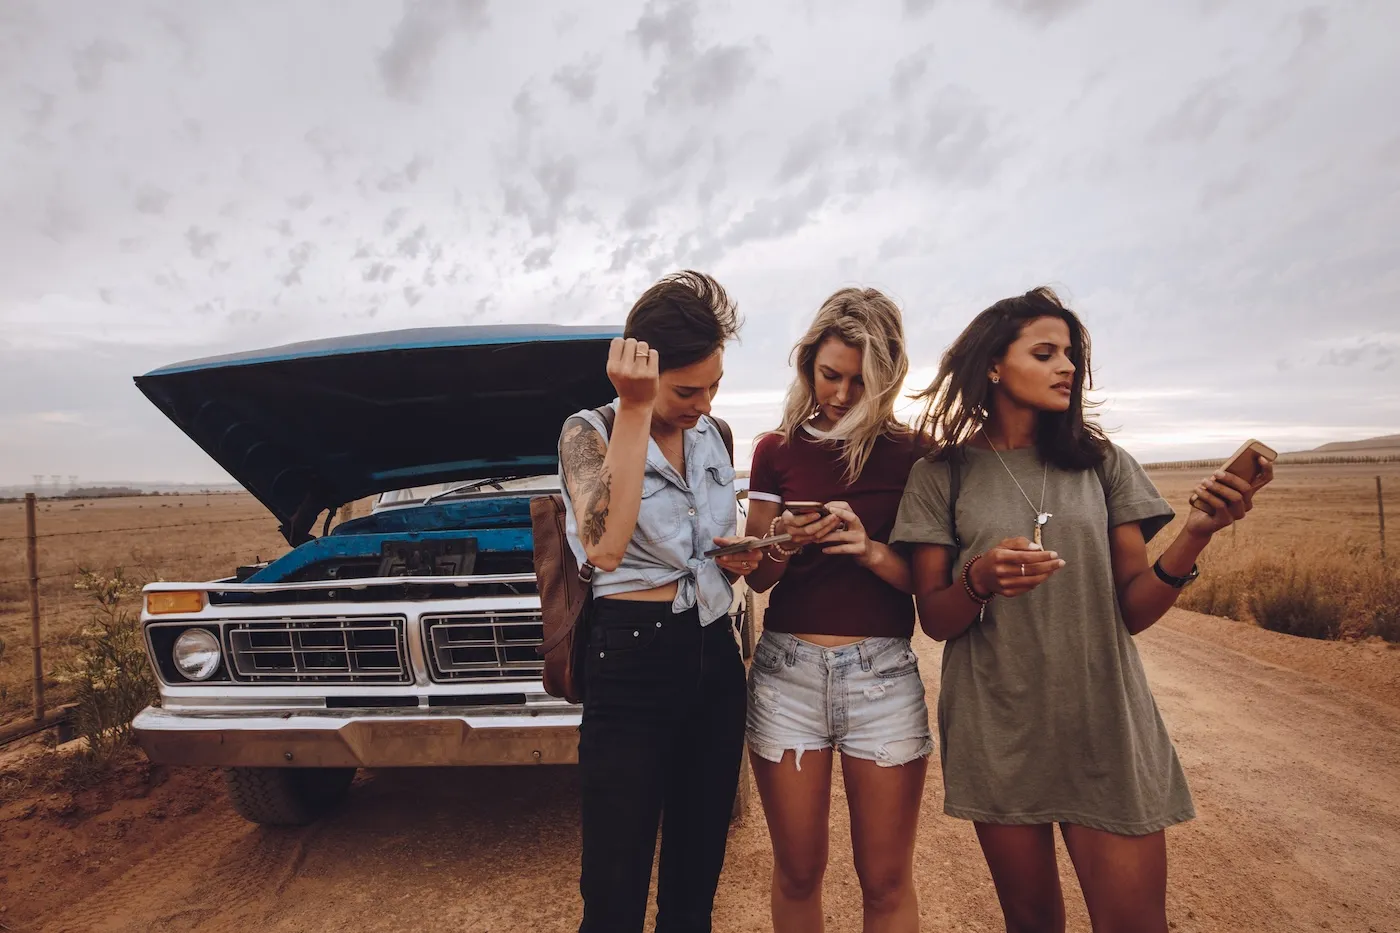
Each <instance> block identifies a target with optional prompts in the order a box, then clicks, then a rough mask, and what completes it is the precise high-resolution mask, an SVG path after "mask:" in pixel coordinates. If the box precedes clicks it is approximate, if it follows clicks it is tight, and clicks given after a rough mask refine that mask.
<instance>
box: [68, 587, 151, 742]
mask: <svg viewBox="0 0 1400 933" xmlns="http://www.w3.org/2000/svg"><path fill="white" fill-rule="evenodd" d="M75 586H76V587H77V589H80V590H84V591H86V592H87V593H88V594H89V595H91V596H92V598H93V601H94V602H95V603H96V604H97V605H96V607H95V608H94V609H93V613H92V617H91V619H90V625H89V627H88V628H86V629H84V630H83V632H82V633H81V639H80V642H79V646H78V653H77V657H76V658H75V660H74V661H73V662H71V663H70V664H69V665H68V666H67V667H66V668H65V670H64V671H63V672H62V674H61V675H60V679H61V680H64V681H66V682H68V683H70V684H72V686H73V690H74V694H75V699H76V701H77V704H78V707H77V710H76V711H75V713H76V726H77V732H78V734H79V735H80V736H81V737H83V738H84V739H86V740H87V752H86V756H85V757H86V758H87V760H88V762H89V763H91V764H93V765H96V766H99V767H101V766H105V765H106V764H107V763H108V762H109V761H111V759H112V758H113V756H114V755H116V753H117V752H119V751H121V750H122V749H123V748H124V747H126V746H127V745H128V744H130V742H131V738H132V730H131V720H132V719H133V718H135V716H136V714H137V713H139V712H140V711H141V710H142V709H144V708H145V707H146V706H148V705H150V703H151V702H152V701H153V700H154V699H155V698H156V684H155V679H154V678H153V677H152V676H151V669H150V666H149V665H148V664H147V662H146V649H145V645H144V644H143V642H142V638H141V623H140V618H139V615H138V614H136V613H134V612H132V611H131V610H130V609H129V608H128V607H127V605H126V603H127V601H128V600H129V598H130V597H131V596H133V595H135V594H136V593H138V592H139V591H140V584H138V583H136V582H135V581H132V580H128V579H127V578H126V577H125V575H124V574H123V572H122V569H121V568H117V569H116V570H115V571H114V572H113V573H112V574H110V575H106V574H100V573H94V572H93V571H89V570H81V571H79V578H78V582H77V583H76V584H75Z"/></svg>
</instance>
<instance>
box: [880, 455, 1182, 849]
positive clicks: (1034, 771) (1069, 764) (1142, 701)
mask: <svg viewBox="0 0 1400 933" xmlns="http://www.w3.org/2000/svg"><path fill="white" fill-rule="evenodd" d="M963 452H964V459H963V462H962V466H961V476H962V479H961V483H962V485H961V488H960V490H959V493H958V501H957V515H956V529H957V533H958V536H959V537H960V538H961V539H962V548H961V551H960V552H959V554H958V556H957V560H956V564H955V568H956V569H955V572H957V571H961V569H962V565H963V562H964V561H966V560H967V559H968V558H969V557H971V556H972V555H974V554H979V553H982V552H984V551H988V550H991V549H992V548H994V547H996V546H997V545H998V544H1000V543H1001V542H1002V541H1003V540H1004V539H1006V538H1011V537H1015V536H1017V535H1024V536H1025V537H1026V538H1031V537H1032V531H1033V530H1034V527H1035V514H1036V511H1037V510H1036V509H1033V508H1032V507H1031V506H1030V505H1028V504H1027V502H1026V498H1025V496H1023V495H1022V493H1021V491H1020V490H1018V489H1017V487H1016V483H1015V482H1013V481H1012V479H1011V476H1010V475H1008V470H1009V471H1010V473H1011V474H1014V475H1015V477H1016V480H1018V481H1019V482H1020V484H1021V486H1022V487H1023V488H1024V489H1025V491H1026V494H1028V495H1029V496H1031V498H1032V500H1033V501H1036V504H1037V505H1039V501H1038V500H1039V495H1040V490H1041V484H1042V480H1043V479H1044V482H1045V504H1044V510H1045V511H1047V512H1050V513H1052V516H1053V517H1052V518H1050V520H1049V521H1048V522H1047V523H1046V525H1045V526H1044V529H1043V531H1042V535H1043V543H1044V546H1045V548H1046V549H1047V550H1051V551H1056V552H1058V553H1059V555H1060V557H1061V558H1062V559H1063V560H1064V561H1065V562H1066V564H1065V566H1064V567H1063V568H1062V569H1061V570H1060V571H1059V572H1057V573H1056V574H1055V575H1054V576H1052V577H1051V578H1050V579H1049V580H1047V581H1046V582H1045V583H1043V584H1041V585H1040V586H1039V587H1037V588H1036V589H1034V590H1032V591H1031V592H1029V593H1026V594H1024V595H1022V596H1018V597H1016V598H1014V599H1005V598H1003V597H996V598H994V599H993V600H992V601H991V602H990V603H988V604H987V606H986V608H985V609H984V611H983V614H982V617H981V618H980V619H979V620H978V621H975V622H973V623H972V625H971V626H970V627H969V628H968V629H967V630H966V631H965V632H964V633H963V634H961V635H959V636H958V637H956V638H953V639H950V640H949V641H948V643H947V644H946V645H945V646H944V648H943V682H942V689H941V691H940V693H939V698H938V729H939V734H940V738H941V742H940V746H941V750H942V751H941V754H942V761H943V784H944V791H945V795H944V812H946V813H947V814H949V815H950V816H955V817H960V818H962V819H968V820H976V821H978V822H986V823H1005V824H1036V823H1060V822H1064V823H1073V824H1077V825H1081V826H1087V827H1090V828H1093V829H1101V830H1105V831H1108V832H1112V833H1118V834H1121V835H1130V836H1136V835H1144V834H1147V833H1152V832H1156V831H1157V830H1160V829H1162V828H1164V827H1166V826H1170V825H1172V824H1174V823H1180V822H1183V821H1185V820H1189V819H1191V818H1192V817H1194V816H1195V809H1194V807H1193V805H1192V802H1191V792H1190V789H1189V788H1188V787H1187V785H1186V776H1185V774H1183V772H1182V770H1181V763H1180V762H1179V761H1178V760H1177V756H1176V750H1175V749H1174V748H1173V747H1172V742H1171V738H1170V736H1168V735H1167V729H1166V726H1165V725H1164V724H1163V722H1162V717H1161V715H1160V713H1158V711H1157V704H1156V702H1155V701H1154V700H1153V698H1152V693H1151V691H1150V690H1149V689H1148V687H1147V678H1146V676H1145V675H1144V673H1143V669H1142V662H1141V660H1140V659H1139V658H1138V653H1137V647H1136V645H1134V644H1133V639H1132V636H1131V635H1129V634H1128V629H1127V626H1126V625H1125V624H1124V622H1123V615H1122V612H1121V610H1120V609H1119V606H1118V596H1117V591H1116V588H1115V586H1114V581H1113V566H1112V559H1111V556H1110V551H1109V529H1110V528H1113V527H1116V526H1118V525H1123V524H1127V523H1129V522H1139V523H1141V527H1142V532H1143V537H1144V538H1147V539H1151V538H1152V536H1153V535H1155V534H1156V533H1157V532H1158V531H1160V530H1161V529H1162V528H1163V527H1164V526H1165V525H1166V524H1167V523H1168V522H1169V521H1171V519H1172V515H1173V512H1172V508H1171V506H1169V505H1168V504H1167V503H1166V501H1165V500H1163V499H1162V497H1161V496H1160V495H1159V494H1158V492H1157V488H1156V487H1155V486H1154V485H1153V484H1152V481H1151V480H1150V479H1148V477H1147V474H1146V473H1145V472H1143V469H1142V467H1141V466H1139V465H1138V463H1137V461H1135V460H1134V459H1133V458H1132V456H1130V455H1129V454H1128V453H1127V452H1126V451H1124V450H1122V449H1121V448H1119V447H1117V446H1111V447H1110V448H1109V450H1108V453H1107V459H1106V462H1105V470H1104V482H1101V481H1100V478H1099V476H1098V474H1097V473H1096V471H1095V470H1092V469H1088V470H1079V471H1067V470H1060V469H1057V468H1055V467H1053V466H1052V467H1050V469H1049V473H1048V476H1047V474H1045V473H1044V472H1043V470H1044V463H1043V461H1041V460H1040V458H1039V456H1038V455H1037V453H1036V450H1035V448H1034V447H1031V448H1025V449H1020V450H1013V451H1003V452H1002V453H1001V456H1002V458H1003V459H1004V460H1005V467H1003V465H1002V463H1000V462H998V460H997V454H996V453H995V452H993V451H991V450H982V449H979V448H976V447H965V448H963ZM948 477H949V471H948V464H947V463H946V462H934V461H929V460H920V461H919V462H918V463H916V464H915V465H914V469H913V471H912V472H911V473H910V475H909V483H908V485H907V487H906V488H905V491H904V497H903V499H902V501H901V503H900V508H899V516H898V518H897V520H896V522H895V527H894V531H893V533H892V534H891V536H890V543H891V544H894V543H896V542H904V543H908V544H914V543H920V544H941V545H947V546H949V547H954V548H956V545H955V543H954V538H953V528H952V526H951V525H950V523H949V520H948V484H949V479H948ZM1105 484H1106V485H1107V490H1106V493H1107V494H1106V495H1105V488H1104V487H1105ZM955 585H961V584H960V583H957V584H955Z"/></svg>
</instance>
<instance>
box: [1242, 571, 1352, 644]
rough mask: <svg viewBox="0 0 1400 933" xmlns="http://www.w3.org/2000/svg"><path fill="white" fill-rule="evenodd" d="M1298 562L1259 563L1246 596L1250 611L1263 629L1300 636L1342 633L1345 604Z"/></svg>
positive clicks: (1323, 636)
mask: <svg viewBox="0 0 1400 933" xmlns="http://www.w3.org/2000/svg"><path fill="white" fill-rule="evenodd" d="M1331 589H1332V588H1331V587H1325V586H1324V585H1321V584H1319V582H1318V580H1317V579H1316V578H1315V577H1314V576H1313V575H1312V574H1311V573H1309V572H1307V571H1304V570H1300V569H1299V568H1298V566H1297V564H1293V563H1290V564H1288V565H1286V566H1281V565H1278V564H1271V563H1270V564H1265V563H1261V564H1260V565H1259V566H1258V570H1257V571H1256V573H1255V575H1254V580H1253V586H1252V591H1251V593H1250V597H1249V610H1250V614H1251V615H1253V616H1254V620H1255V621H1256V622H1258V623H1259V625H1260V626H1261V627H1262V628H1266V629H1269V630H1270V631H1273V632H1282V633H1283V634H1285V635H1298V636H1301V637H1303V638H1322V639H1335V638H1339V637H1340V636H1341V634H1342V622H1343V619H1344V618H1345V616H1346V605H1345V603H1344V602H1343V601H1342V600H1341V599H1340V598H1339V597H1338V596H1337V595H1336V594H1335V593H1334V592H1331V591H1330V590H1331Z"/></svg>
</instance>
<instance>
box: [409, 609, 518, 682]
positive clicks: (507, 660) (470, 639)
mask: <svg viewBox="0 0 1400 933" xmlns="http://www.w3.org/2000/svg"><path fill="white" fill-rule="evenodd" d="M423 635H424V638H425V640H426V642H427V649H428V651H427V654H428V667H429V668H430V672H431V674H432V678H433V680H436V681H458V682H460V681H471V680H480V681H491V680H527V679H532V678H538V677H539V676H540V672H541V671H543V670H544V659H543V658H541V657H540V656H539V655H538V654H536V653H535V649H536V648H538V647H539V645H540V642H541V641H543V640H544V623H543V621H541V618H540V613H539V611H538V610H535V611H515V612H478V613H471V614H462V615H443V616H424V617H423Z"/></svg>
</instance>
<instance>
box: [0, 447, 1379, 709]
mask: <svg viewBox="0 0 1400 933" xmlns="http://www.w3.org/2000/svg"><path fill="white" fill-rule="evenodd" d="M1377 474H1380V475H1381V476H1382V477H1383V481H1384V483H1385V486H1386V497H1387V503H1386V504H1387V506H1388V507H1389V509H1390V512H1391V516H1392V528H1393V529H1395V532H1394V534H1393V536H1392V537H1393V539H1394V540H1393V543H1392V547H1391V551H1392V553H1394V554H1397V555H1400V463H1381V464H1308V465H1298V464H1284V465H1281V466H1280V467H1279V469H1278V478H1277V480H1276V481H1275V483H1274V485H1273V486H1271V487H1270V488H1269V489H1267V490H1266V491H1265V492H1264V493H1262V494H1261V495H1260V498H1259V502H1258V507H1257V508H1256V510H1255V512H1254V513H1253V514H1252V515H1251V516H1250V518H1249V520H1248V521H1246V522H1244V523H1242V524H1241V525H1240V526H1239V527H1238V529H1236V530H1234V531H1229V532H1225V533H1224V534H1222V535H1220V536H1219V538H1218V539H1217V540H1216V541H1215V542H1213V543H1212V544H1211V546H1210V548H1209V550H1208V551H1207V552H1206V554H1205V556H1204V558H1203V561H1202V566H1203V571H1204V573H1203V576H1202V579H1201V580H1200V581H1199V582H1198V583H1196V584H1195V585H1194V586H1192V587H1191V588H1190V589H1189V590H1187V592H1186V593H1185V594H1184V596H1183V598H1182V605H1183V606H1185V607H1186V608H1189V609H1195V610H1197V611H1199V612H1207V613H1210V614H1212V615H1220V616H1227V617H1230V618H1236V619H1243V620H1249V621H1260V622H1265V623H1267V622H1268V621H1269V619H1270V618H1274V619H1279V620H1287V619H1290V618H1304V619H1305V620H1308V619H1321V620H1322V623H1321V625H1322V628H1323V630H1324V631H1330V630H1331V628H1332V626H1331V623H1328V622H1326V620H1327V619H1328V618H1331V616H1328V615H1327V614H1326V613H1327V612H1328V611H1329V609H1330V608H1331V607H1334V606H1339V607H1340V612H1339V614H1338V615H1337V621H1336V624H1335V626H1334V627H1335V629H1336V630H1337V631H1338V633H1339V635H1340V636H1341V637H1344V638H1347V637H1364V636H1368V635H1371V634H1377V635H1380V636H1381V637H1384V638H1386V639H1387V640H1389V641H1400V578H1397V576H1396V574H1395V572H1394V571H1393V570H1390V569H1388V568H1386V567H1384V566H1382V564H1381V561H1380V559H1379V542H1378V539H1377V533H1376V532H1377V529H1376V492H1375V476H1376V475H1377ZM1152 478H1153V480H1154V481H1155V482H1156V483H1157V484H1158V486H1159V487H1160V488H1161V490H1162V493H1163V494H1164V495H1165V496H1166V497H1167V498H1168V499H1169V500H1170V501H1171V502H1172V503H1173V504H1174V505H1177V507H1178V510H1180V509H1182V508H1183V507H1184V505H1183V504H1184V502H1185V501H1186V497H1187V494H1188V493H1189V491H1190V489H1191V487H1192V485H1194V483H1195V482H1196V480H1197V478H1198V471H1191V470H1182V469H1164V470H1154V471H1152ZM367 507H368V501H362V502H359V503H357V504H356V513H357V514H364V513H365V510H366V509H367ZM39 508H40V511H39V533H40V534H41V535H44V536H46V537H42V538H41V539H40V541H39V570H40V574H41V575H42V578H43V579H42V581H41V584H40V594H39V595H40V614H41V619H42V636H43V648H44V662H45V663H44V667H45V670H46V672H48V674H49V677H48V680H47V686H46V692H47V701H48V705H49V706H54V705H57V704H58V703H60V702H63V701H66V700H70V699H72V698H73V697H72V690H71V688H70V686H69V685H65V684H61V683H59V682H58V681H57V680H56V679H55V678H54V673H55V672H57V671H59V670H62V669H64V668H65V667H71V666H72V665H73V663H74V662H75V661H76V660H77V653H78V650H79V647H80V645H81V643H82V636H81V631H82V629H83V627H84V625H85V624H87V622H88V620H89V617H90V606H91V599H90V597H89V596H88V594H86V593H83V592H81V591H79V590H77V589H76V588H75V584H76V582H77V580H78V574H79V570H80V569H81V568H87V569H92V570H99V571H108V572H110V571H112V570H115V569H116V568H118V567H120V568H123V569H124V570H125V572H126V575H127V576H128V577H130V578H132V579H135V580H137V581H138V582H144V581H148V580H156V579H165V580H178V579H189V580H207V579H212V578H215V577H220V576H225V575H228V574H229V573H231V572H232V571H233V569H234V568H235V567H236V566H238V565H239V564H244V563H250V562H252V561H254V560H255V559H257V558H262V559H264V560H266V559H269V558H273V557H276V556H278V555H279V554H281V553H283V552H284V551H286V549H287V545H286V543H285V542H284V541H283V540H282V538H281V536H280V535H279V534H278V533H277V527H276V522H275V521H274V520H273V519H272V517H271V516H269V515H268V514H267V512H266V511H265V510H264V509H263V508H262V506H261V505H259V504H258V503H257V502H256V501H255V500H254V499H253V498H252V497H251V496H247V495H243V494H237V495H210V496H202V495H195V496H180V497H173V496H162V497H138V498H124V499H98V500H86V501H77V502H68V501H52V502H49V501H45V502H41V503H40V507H39ZM1181 520H1182V519H1181V518H1178V519H1177V522H1180V521H1181ZM150 526H157V527H154V528H151V527H150ZM1175 527H1176V526H1173V528H1172V529H1168V531H1167V532H1164V533H1163V534H1162V535H1160V536H1159V537H1158V539H1157V542H1155V543H1156V544H1157V546H1159V547H1160V546H1162V545H1163V544H1165V542H1166V541H1167V540H1168V539H1169V536H1170V535H1171V533H1172V532H1173V531H1174V529H1175ZM136 528H144V529H146V530H129V529H136ZM318 531H319V528H318ZM23 534H24V507H23V505H22V504H20V503H0V642H3V643H4V645H5V646H6V647H5V650H4V651H3V652H0V722H3V721H6V720H9V719H12V718H14V717H16V716H18V715H22V714H23V712H24V711H25V710H26V709H27V708H28V707H29V706H30V703H31V692H30V680H31V673H30V672H31V657H32V655H31V651H30V637H29V615H28V612H29V610H28V603H27V598H28V597H27V595H26V594H27V589H26V584H25V582H24V578H25V567H24V540H23ZM1278 624H1279V625H1281V626H1282V625H1284V624H1285V623H1284V622H1279V623H1278ZM1289 624H1292V623H1289ZM1298 624H1301V625H1302V626H1305V627H1306V626H1309V625H1310V624H1311V625H1312V627H1313V628H1317V627H1318V624H1317V623H1315V622H1313V623H1310V622H1309V621H1304V622H1303V623H1298Z"/></svg>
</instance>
